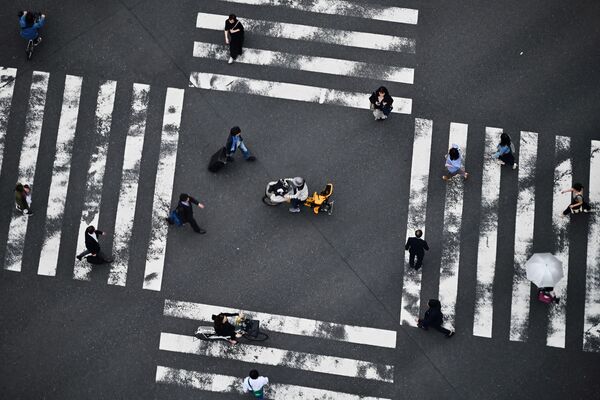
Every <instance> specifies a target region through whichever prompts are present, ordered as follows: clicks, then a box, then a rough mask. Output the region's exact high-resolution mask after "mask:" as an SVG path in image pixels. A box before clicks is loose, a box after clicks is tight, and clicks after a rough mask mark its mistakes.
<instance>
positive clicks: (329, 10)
mask: <svg viewBox="0 0 600 400" xmlns="http://www.w3.org/2000/svg"><path fill="white" fill-rule="evenodd" d="M223 1H226V2H228V3H239V4H251V5H255V6H278V7H287V8H290V9H294V10H300V11H305V12H314V13H322V14H330V15H342V16H345V17H358V18H368V19H375V20H380V21H389V22H397V23H401V24H413V25H414V24H416V23H417V19H418V17H419V11H418V10H414V9H411V8H401V7H387V6H380V5H374V4H358V3H354V2H350V1H343V0H313V1H311V2H306V3H303V2H300V1H289V0H223Z"/></svg>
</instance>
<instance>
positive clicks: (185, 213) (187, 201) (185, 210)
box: [177, 193, 206, 234]
mask: <svg viewBox="0 0 600 400" xmlns="http://www.w3.org/2000/svg"><path fill="white" fill-rule="evenodd" d="M192 204H195V205H197V206H198V207H200V208H204V204H202V203H199V202H198V200H196V199H195V198H193V197H192V196H190V195H188V194H186V193H181V194H180V195H179V204H177V215H179V218H181V222H183V223H184V224H185V223H186V222H189V223H190V225H191V226H192V229H193V230H194V232H196V233H199V234H205V233H206V231H205V230H204V229H202V228H200V227H199V226H198V223H197V222H196V220H195V219H194V210H193V207H192Z"/></svg>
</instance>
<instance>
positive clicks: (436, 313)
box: [417, 299, 454, 338]
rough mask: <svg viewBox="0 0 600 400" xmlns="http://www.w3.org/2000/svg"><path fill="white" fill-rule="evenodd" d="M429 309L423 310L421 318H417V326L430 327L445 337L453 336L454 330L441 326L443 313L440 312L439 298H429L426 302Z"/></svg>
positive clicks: (425, 328) (424, 328) (426, 328)
mask: <svg viewBox="0 0 600 400" xmlns="http://www.w3.org/2000/svg"><path fill="white" fill-rule="evenodd" d="M427 305H428V306H429V310H427V311H425V315H424V316H423V319H418V320H417V326H418V327H419V328H421V329H423V330H428V329H429V327H432V328H433V329H435V330H436V331H438V332H442V333H443V334H444V335H446V337H447V338H450V337H452V336H454V332H453V331H451V330H448V329H446V328H444V327H443V326H442V323H443V322H444V314H442V304H441V303H440V301H439V300H435V299H431V300H429V302H428V303H427Z"/></svg>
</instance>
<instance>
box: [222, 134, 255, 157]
mask: <svg viewBox="0 0 600 400" xmlns="http://www.w3.org/2000/svg"><path fill="white" fill-rule="evenodd" d="M238 148H239V149H240V150H241V151H242V154H243V155H244V159H245V160H246V161H256V157H254V156H253V155H251V154H250V150H248V148H247V147H246V145H245V144H244V139H243V138H242V130H241V129H240V127H239V126H234V127H233V128H231V130H230V131H229V137H228V138H227V142H226V143H225V154H226V156H227V161H233V154H234V153H235V151H236V150H237V149H238Z"/></svg>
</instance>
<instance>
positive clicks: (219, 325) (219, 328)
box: [212, 313, 242, 344]
mask: <svg viewBox="0 0 600 400" xmlns="http://www.w3.org/2000/svg"><path fill="white" fill-rule="evenodd" d="M239 316H240V314H239V313H220V314H218V315H214V314H213V316H212V320H213V322H214V326H215V333H216V334H217V335H219V336H225V337H229V339H227V340H228V341H229V343H231V344H236V343H237V340H235V339H237V338H239V337H241V336H242V334H241V333H238V332H236V330H235V326H234V325H233V324H232V323H231V322H229V318H228V317H239Z"/></svg>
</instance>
